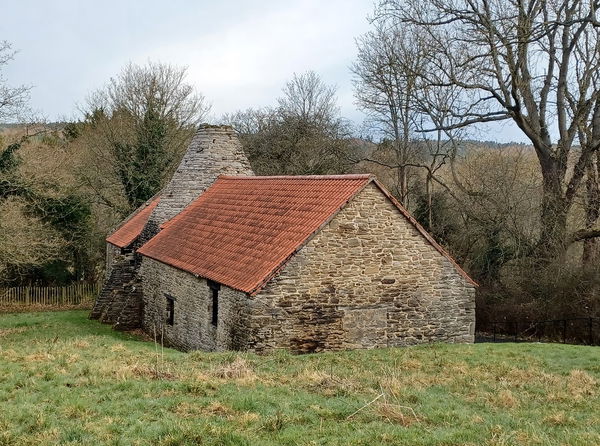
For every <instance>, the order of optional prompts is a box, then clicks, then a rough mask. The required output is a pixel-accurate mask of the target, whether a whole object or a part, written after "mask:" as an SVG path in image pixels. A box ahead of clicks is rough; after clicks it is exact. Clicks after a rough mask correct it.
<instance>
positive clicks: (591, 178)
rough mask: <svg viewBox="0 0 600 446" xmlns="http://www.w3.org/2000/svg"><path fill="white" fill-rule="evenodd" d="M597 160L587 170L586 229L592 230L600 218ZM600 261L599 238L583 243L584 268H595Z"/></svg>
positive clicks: (598, 166) (599, 167)
mask: <svg viewBox="0 0 600 446" xmlns="http://www.w3.org/2000/svg"><path fill="white" fill-rule="evenodd" d="M599 169H600V165H598V162H597V160H596V161H595V162H591V163H590V165H589V166H588V168H587V179H586V200H585V229H586V230H592V229H594V228H595V227H596V224H597V222H598V218H599V217H600V184H599V181H600V178H599V175H598V170H599ZM598 261H600V243H598V239H597V238H590V239H586V240H584V241H583V254H582V257H581V262H582V264H583V266H584V267H593V266H597V265H598Z"/></svg>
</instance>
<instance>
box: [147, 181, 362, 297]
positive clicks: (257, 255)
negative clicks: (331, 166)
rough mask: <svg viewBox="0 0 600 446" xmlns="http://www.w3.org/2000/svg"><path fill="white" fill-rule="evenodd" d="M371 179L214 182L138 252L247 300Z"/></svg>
mask: <svg viewBox="0 0 600 446" xmlns="http://www.w3.org/2000/svg"><path fill="white" fill-rule="evenodd" d="M371 180H372V177H371V176H370V175H331V176H284V177H244V176H220V177H219V178H218V179H217V181H216V182H215V183H214V184H213V185H212V186H211V187H209V188H208V189H207V190H206V191H205V192H204V193H203V194H202V195H200V197H198V198H197V199H196V200H195V201H194V202H192V203H191V204H190V205H189V206H188V207H187V208H185V210H183V211H182V212H181V213H180V214H178V215H177V216H176V217H174V218H173V219H171V220H169V221H168V222H167V223H165V224H164V225H163V229H162V230H161V231H160V232H159V233H158V234H157V235H156V236H155V237H154V238H152V239H151V240H150V241H148V242H147V243H146V244H145V245H143V246H142V247H141V248H140V249H139V250H138V252H139V253H141V254H143V255H145V256H147V257H150V258H153V259H155V260H158V261H160V262H163V263H166V264H168V265H172V266H174V267H176V268H179V269H182V270H184V271H188V272H190V273H192V274H195V275H198V276H201V277H204V278H207V279H210V280H214V281H216V282H219V283H222V284H224V285H227V286H229V287H231V288H234V289H237V290H241V291H244V292H247V293H250V294H254V293H256V292H257V291H258V290H259V289H260V288H261V287H262V286H263V285H264V284H265V283H266V282H267V281H268V280H269V279H270V278H271V277H273V275H274V274H276V273H277V271H278V270H279V269H280V268H281V267H282V266H283V265H284V264H285V262H286V261H287V260H288V259H289V258H290V257H291V256H292V255H293V254H294V253H295V252H296V251H297V250H298V249H300V248H301V247H302V246H303V244H304V243H305V242H306V241H307V240H308V239H309V237H310V236H311V235H312V234H314V233H315V232H316V231H317V230H318V229H319V228H320V227H321V226H323V225H324V224H326V223H327V222H328V221H329V220H330V219H331V218H332V217H333V216H334V215H335V214H336V213H337V212H338V211H339V210H340V209H341V208H342V207H343V206H344V205H345V204H346V203H347V202H348V201H349V200H350V199H351V198H352V197H353V196H355V195H356V194H357V193H358V192H359V191H360V190H362V188H364V187H365V186H366V185H367V184H368V183H369V182H370V181H371Z"/></svg>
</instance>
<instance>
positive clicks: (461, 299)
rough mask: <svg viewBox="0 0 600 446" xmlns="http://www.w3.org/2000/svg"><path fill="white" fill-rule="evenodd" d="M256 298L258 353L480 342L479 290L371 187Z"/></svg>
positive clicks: (253, 334)
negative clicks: (477, 330)
mask: <svg viewBox="0 0 600 446" xmlns="http://www.w3.org/2000/svg"><path fill="white" fill-rule="evenodd" d="M251 299H252V301H251V302H250V305H249V308H251V311H250V312H251V313H252V315H253V316H252V317H251V318H250V320H249V322H248V334H249V339H248V345H247V346H248V348H251V349H254V350H257V351H266V350H271V349H273V348H281V347H283V348H287V349H290V350H292V351H295V352H312V351H322V350H338V349H351V348H373V347H389V346H402V345H409V344H417V343H424V342H438V341H440V342H473V338H474V336H473V335H474V328H475V287H474V286H473V285H472V284H471V283H469V282H468V281H467V280H466V279H465V278H464V277H463V276H462V275H461V274H459V273H458V271H457V270H456V268H455V267H454V265H453V264H452V263H451V262H450V260H448V259H447V258H446V257H444V256H443V255H441V254H440V253H439V252H438V251H437V250H436V249H435V248H434V247H433V246H432V245H431V244H429V243H428V242H427V241H426V240H425V239H424V237H423V236H422V234H420V233H419V232H418V231H417V229H416V228H415V227H414V226H413V225H412V224H410V223H409V222H408V221H407V220H406V219H405V217H404V216H403V215H402V214H401V213H400V212H399V211H398V209H397V208H396V207H395V206H394V205H393V203H391V202H390V201H389V200H388V199H387V198H386V197H385V196H384V194H383V193H382V192H381V191H380V190H379V188H378V187H377V186H376V185H375V184H373V183H371V184H369V185H368V186H367V187H366V188H365V189H364V190H363V191H362V192H360V194H359V195H358V196H357V197H355V198H354V199H353V200H352V201H351V202H350V203H349V204H348V205H347V206H346V207H345V208H344V209H343V210H342V211H341V212H340V213H339V214H338V215H337V216H336V217H334V218H333V219H332V221H331V222H330V223H329V224H328V225H327V226H326V227H325V228H324V229H323V230H321V231H320V232H319V233H318V234H317V235H316V236H315V237H314V238H313V239H312V240H311V241H310V242H308V243H307V245H306V246H304V247H303V248H302V249H301V250H300V251H299V252H298V254H297V255H296V256H295V257H294V258H293V259H292V260H291V261H290V263H289V264H287V265H286V266H285V267H284V268H283V270H282V271H281V272H280V274H279V275H277V276H276V277H275V278H274V279H273V280H272V281H271V282H269V283H268V284H267V286H266V287H265V288H264V289H263V290H262V291H261V292H260V293H259V294H258V295H257V296H255V297H253V298H251Z"/></svg>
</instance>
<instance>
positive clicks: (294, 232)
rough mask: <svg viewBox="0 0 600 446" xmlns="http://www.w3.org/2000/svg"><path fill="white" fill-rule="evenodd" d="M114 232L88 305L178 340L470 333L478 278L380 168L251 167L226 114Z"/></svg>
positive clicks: (359, 341) (388, 342)
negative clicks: (272, 172)
mask: <svg viewBox="0 0 600 446" xmlns="http://www.w3.org/2000/svg"><path fill="white" fill-rule="evenodd" d="M107 241H108V245H109V248H108V253H109V255H108V256H107V257H108V260H107V261H108V262H109V264H110V265H107V271H108V272H107V282H106V285H105V287H104V289H103V291H102V293H101V295H100V297H99V298H98V302H97V304H96V306H95V308H94V310H93V312H92V317H97V318H100V319H101V320H103V321H105V322H108V323H112V324H115V327H116V328H132V327H135V326H141V327H143V328H144V329H145V330H146V331H148V332H150V333H153V332H155V331H156V332H160V333H162V334H163V335H164V339H165V340H166V342H168V343H169V344H170V345H173V346H175V347H177V348H180V349H182V350H193V349H204V350H230V349H232V350H253V351H258V352H263V351H269V350H272V349H275V348H286V349H289V350H291V351H294V352H314V351H324V350H338V349H350V348H372V347H389V346H401V345H409V344H416V343H422V342H432V341H440V342H473V333H474V326H475V287H476V284H475V283H474V282H473V281H472V280H471V279H470V278H469V276H468V275H467V274H466V273H465V272H464V271H463V270H462V269H461V268H460V267H459V266H458V265H457V264H456V263H455V262H454V260H452V258H451V257H450V256H449V255H448V254H447V253H446V252H445V251H444V250H443V249H442V248H441V247H440V246H439V245H438V244H437V243H436V242H435V241H434V240H433V239H432V237H431V236H430V235H429V234H428V233H427V232H426V231H425V230H424V229H423V228H422V227H421V226H420V225H419V224H418V223H417V222H416V221H415V220H414V218H413V217H412V216H411V215H409V213H408V212H407V211H406V210H405V209H404V208H403V207H402V206H400V205H399V203H397V202H396V201H395V200H394V198H393V197H392V196H391V195H390V194H389V193H388V192H387V191H386V190H385V188H384V187H383V186H382V185H381V184H380V183H378V182H377V180H376V179H375V178H374V177H372V176H370V175H334V176H280V177H277V176H276V177H259V176H252V172H251V170H250V167H249V164H248V162H247V160H246V158H245V156H244V154H243V151H242V149H241V146H240V144H239V142H238V141H237V139H236V137H235V134H234V133H233V131H232V130H231V129H230V128H226V127H210V126H205V127H202V128H201V129H200V130H199V131H198V133H197V135H196V137H195V138H194V141H193V142H192V144H191V146H190V148H189V149H188V152H187V153H186V155H185V156H184V158H183V160H182V163H181V165H180V167H179V168H178V170H177V171H176V173H175V174H174V176H173V179H172V180H171V182H170V184H169V185H168V186H167V187H166V188H165V190H164V191H163V192H162V193H161V194H159V196H157V197H154V198H153V199H151V200H149V202H148V203H146V204H145V205H144V206H142V207H141V208H140V209H139V210H138V211H136V212H135V213H134V214H133V215H132V216H131V217H130V218H129V219H128V220H126V221H125V223H124V224H123V225H122V226H121V227H120V228H119V229H117V231H115V233H113V234H112V235H111V236H109V237H108V239H107Z"/></svg>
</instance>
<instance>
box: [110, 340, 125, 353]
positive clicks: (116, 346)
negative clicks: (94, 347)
mask: <svg viewBox="0 0 600 446" xmlns="http://www.w3.org/2000/svg"><path fill="white" fill-rule="evenodd" d="M126 350H127V349H126V348H125V346H124V345H123V344H121V343H120V342H119V343H117V344H114V345H111V346H110V351H111V352H113V353H118V352H124V351H126Z"/></svg>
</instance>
